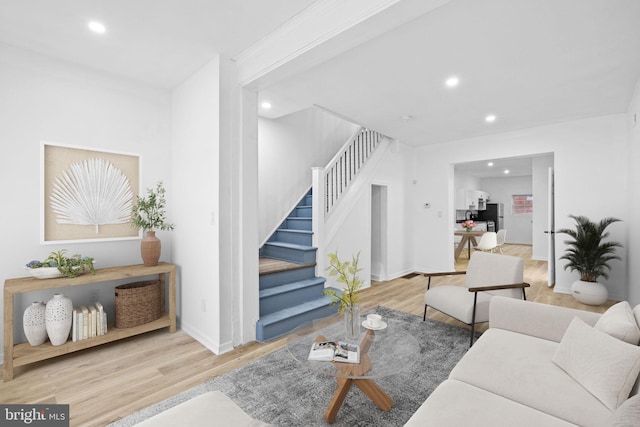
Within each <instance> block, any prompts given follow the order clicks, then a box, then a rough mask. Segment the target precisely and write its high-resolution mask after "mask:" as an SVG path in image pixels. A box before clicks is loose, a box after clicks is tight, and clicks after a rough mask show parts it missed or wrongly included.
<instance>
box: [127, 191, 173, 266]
mask: <svg viewBox="0 0 640 427" xmlns="http://www.w3.org/2000/svg"><path fill="white" fill-rule="evenodd" d="M165 193H166V190H165V189H164V185H163V183H162V181H159V182H158V183H157V184H156V188H155V190H154V189H151V188H147V197H140V196H137V199H136V202H135V203H134V204H133V207H132V208H131V226H132V227H134V228H137V229H139V230H142V231H144V232H145V234H146V235H145V236H144V238H143V239H142V242H141V243H140V252H141V254H142V261H143V263H144V265H146V266H147V267H152V266H154V265H158V260H159V259H160V252H161V242H160V239H158V238H157V237H156V230H162V231H166V230H173V224H171V223H169V222H167V219H166V211H165V206H166V204H167V202H166V200H165V198H164V194H165Z"/></svg>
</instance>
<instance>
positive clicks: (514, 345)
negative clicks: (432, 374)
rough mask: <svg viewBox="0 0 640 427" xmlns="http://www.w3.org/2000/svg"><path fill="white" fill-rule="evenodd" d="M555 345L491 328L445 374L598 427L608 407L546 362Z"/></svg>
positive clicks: (606, 417) (566, 419)
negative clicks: (449, 371) (449, 372)
mask: <svg viewBox="0 0 640 427" xmlns="http://www.w3.org/2000/svg"><path fill="white" fill-rule="evenodd" d="M612 339H613V338H612ZM618 343H620V341H618ZM621 344H622V343H621ZM557 347H558V343H556V342H553V341H548V340H544V339H540V338H536V337H532V336H529V335H524V334H519V333H516V332H511V331H507V330H504V329H494V328H490V329H489V330H488V331H486V332H485V333H483V334H482V337H480V339H478V341H476V343H475V344H474V345H473V347H471V348H470V349H469V351H468V352H467V354H465V356H464V357H463V358H462V359H461V360H460V362H458V364H457V365H456V366H455V367H454V368H453V370H452V371H451V374H450V376H449V377H450V378H452V379H457V380H460V381H464V382H466V383H469V384H472V385H474V386H476V387H479V388H482V389H484V390H487V391H490V392H493V393H496V394H498V395H500V396H502V397H505V398H507V399H511V400H514V401H516V402H518V403H521V404H523V405H525V406H529V407H531V408H534V409H537V410H539V411H541V412H545V413H547V414H550V415H553V416H555V417H558V418H561V419H563V420H565V421H568V422H571V423H573V424H578V425H581V426H598V427H601V426H602V425H604V424H605V423H606V421H607V419H608V418H609V416H610V414H611V411H610V410H609V409H608V408H607V407H606V406H605V405H603V404H602V402H600V401H599V400H598V399H597V398H596V397H595V396H593V395H592V394H591V393H589V392H588V391H587V390H585V389H584V388H583V387H582V386H580V384H578V383H577V382H576V381H574V380H573V379H572V378H571V377H570V376H568V375H567V374H566V373H565V372H564V371H563V370H562V369H560V368H559V367H558V366H557V365H555V364H554V363H553V362H552V361H551V359H552V357H553V354H554V353H555V351H556V348H557Z"/></svg>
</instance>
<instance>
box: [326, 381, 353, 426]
mask: <svg viewBox="0 0 640 427" xmlns="http://www.w3.org/2000/svg"><path fill="white" fill-rule="evenodd" d="M337 381H338V389H337V390H336V392H335V393H334V394H333V398H332V399H331V402H330V403H329V407H327V410H326V411H325V413H324V419H325V420H326V421H327V422H328V423H329V424H331V423H333V422H334V421H335V420H336V415H338V411H339V410H340V407H341V406H342V404H343V403H344V399H345V398H346V397H347V393H349V390H351V386H352V385H353V380H352V379H350V378H337Z"/></svg>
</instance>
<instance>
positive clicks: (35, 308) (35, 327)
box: [22, 301, 47, 346]
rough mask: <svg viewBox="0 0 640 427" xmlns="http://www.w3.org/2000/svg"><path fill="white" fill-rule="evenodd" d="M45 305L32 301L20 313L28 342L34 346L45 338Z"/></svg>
mask: <svg viewBox="0 0 640 427" xmlns="http://www.w3.org/2000/svg"><path fill="white" fill-rule="evenodd" d="M44 317H45V305H44V303H43V302H40V301H34V302H32V303H31V305H30V306H29V307H27V308H26V310H25V311H24V314H23V315H22V328H23V329H24V335H25V336H26V337H27V341H29V344H31V345H33V346H36V345H40V344H42V343H44V342H45V341H46V340H47V327H46V325H45V321H44Z"/></svg>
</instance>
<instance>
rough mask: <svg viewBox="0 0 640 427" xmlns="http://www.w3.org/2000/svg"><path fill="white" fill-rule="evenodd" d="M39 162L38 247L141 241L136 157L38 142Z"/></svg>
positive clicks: (138, 166) (138, 167) (137, 158)
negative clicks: (134, 220)
mask: <svg viewBox="0 0 640 427" xmlns="http://www.w3.org/2000/svg"><path fill="white" fill-rule="evenodd" d="M41 158H42V168H41V175H42V187H41V194H40V203H41V207H42V209H41V217H42V221H41V222H42V227H41V233H40V234H41V239H40V240H41V243H43V244H48V243H73V242H90V241H105V240H126V239H137V238H139V235H140V232H139V230H137V229H135V228H132V227H131V207H132V205H133V202H134V200H135V198H136V196H137V195H138V191H139V180H140V178H139V173H140V156H138V155H135V154H127V153H119V152H112V151H102V150H95V149H91V148H83V147H75V146H68V145H61V144H54V143H50V142H42V143H41Z"/></svg>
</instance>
